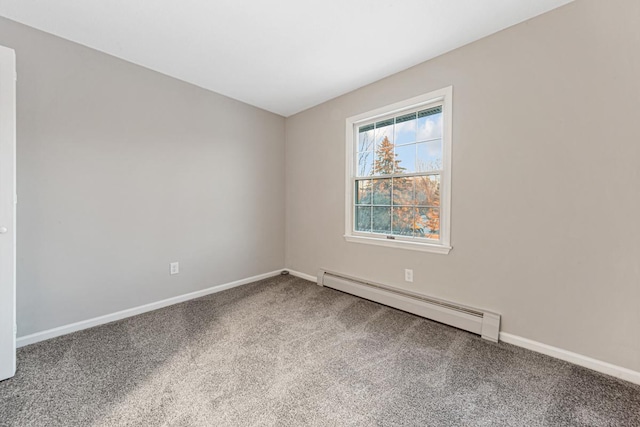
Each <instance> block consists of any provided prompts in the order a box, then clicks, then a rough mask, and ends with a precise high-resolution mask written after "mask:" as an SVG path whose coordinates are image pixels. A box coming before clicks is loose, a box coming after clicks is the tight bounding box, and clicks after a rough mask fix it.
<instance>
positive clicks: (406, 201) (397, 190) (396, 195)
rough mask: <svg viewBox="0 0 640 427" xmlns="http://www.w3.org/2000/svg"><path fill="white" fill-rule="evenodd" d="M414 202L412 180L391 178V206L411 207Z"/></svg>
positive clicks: (409, 178) (410, 178)
mask: <svg viewBox="0 0 640 427" xmlns="http://www.w3.org/2000/svg"><path fill="white" fill-rule="evenodd" d="M415 202H416V196H415V189H414V178H413V177H407V178H393V204H394V205H413V204H415Z"/></svg>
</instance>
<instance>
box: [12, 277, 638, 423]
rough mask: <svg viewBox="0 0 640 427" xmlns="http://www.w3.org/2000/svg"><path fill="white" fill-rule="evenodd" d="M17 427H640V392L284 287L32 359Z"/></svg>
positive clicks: (380, 311)
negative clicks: (355, 426)
mask: <svg viewBox="0 0 640 427" xmlns="http://www.w3.org/2000/svg"><path fill="white" fill-rule="evenodd" d="M0 425H2V426H121V425H127V426H252V425H266V426H306V425H316V426H324V425H327V426H339V425H357V426H374V425H385V426H574V425H575V426H586V425H590V426H591V425H593V426H640V387H637V386H634V385H632V384H629V383H625V382H623V381H619V380H616V379H614V378H611V377H607V376H604V375H600V374H598V373H595V372H592V371H589V370H586V369H582V368H579V367H576V366H572V365H570V364H567V363H564V362H560V361H557V360H554V359H551V358H548V357H546V356H542V355H539V354H536V353H532V352H529V351H526V350H523V349H520V348H517V347H514V346H510V345H507V344H492V343H489V342H487V341H484V340H482V339H480V338H478V337H476V336H475V335H472V334H469V333H466V332H463V331H459V330H457V329H454V328H450V327H447V326H444V325H441V324H438V323H435V322H431V321H429V320H425V319H422V318H420V317H416V316H413V315H411V314H407V313H404V312H401V311H397V310H394V309H391V308H388V307H385V306H382V305H379V304H376V303H372V302H369V301H365V300H361V299H358V298H356V297H353V296H350V295H347V294H343V293H341V292H337V291H334V290H331V289H327V288H321V287H319V286H317V285H315V284H312V283H310V282H307V281H304V280H301V279H298V278H295V277H292V276H283V277H276V278H273V279H268V280H264V281H261V282H257V283H254V284H250V285H246V286H242V287H239V288H235V289H231V290H228V291H225V292H222V293H218V294H214V295H210V296H207V297H204V298H200V299H197V300H193V301H189V302H185V303H182V304H179V305H175V306H172V307H168V308H165V309H161V310H158V311H154V312H151V313H147V314H143V315H140V316H136V317H134V318H130V319H126V320H122V321H119V322H115V323H111V324H108V325H104V326H100V327H97V328H93V329H90V330H86V331H81V332H77V333H74V334H71V335H67V336H64V337H60V338H56V339H53V340H50V341H47V342H43V343H39V344H35V345H31V346H28V347H25V348H22V349H20V350H19V351H18V373H17V375H16V376H15V377H14V378H13V379H10V380H7V381H3V382H0Z"/></svg>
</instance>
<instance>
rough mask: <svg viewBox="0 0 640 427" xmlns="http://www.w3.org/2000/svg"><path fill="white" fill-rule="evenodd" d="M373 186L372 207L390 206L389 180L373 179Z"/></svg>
mask: <svg viewBox="0 0 640 427" xmlns="http://www.w3.org/2000/svg"><path fill="white" fill-rule="evenodd" d="M372 185H373V204H374V205H390V204H391V178H386V179H374V180H373V181H372Z"/></svg>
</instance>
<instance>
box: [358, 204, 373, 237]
mask: <svg viewBox="0 0 640 427" xmlns="http://www.w3.org/2000/svg"><path fill="white" fill-rule="evenodd" d="M356 231H371V206H356Z"/></svg>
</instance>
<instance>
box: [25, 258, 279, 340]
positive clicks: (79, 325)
mask: <svg viewBox="0 0 640 427" xmlns="http://www.w3.org/2000/svg"><path fill="white" fill-rule="evenodd" d="M281 271H282V269H280V270H276V271H270V272H269V273H264V274H258V275H257V276H252V277H247V278H246V279H240V280H236V281H234V282H229V283H223V284H221V285H216V286H212V287H210V288H207V289H202V290H200V291H195V292H191V293H188V294H184V295H178V296H176V297H172V298H167V299H164V300H162V301H156V302H152V303H149V304H145V305H140V306H138V307H133V308H128V309H126V310H122V311H118V312H115V313H111V314H106V315H104V316H99V317H94V318H93V319H87V320H82V321H80V322H76V323H71V324H70V325H64V326H59V327H57V328H53V329H48V330H46V331H42V332H36V333H34V334H30V335H25V336H23V337H19V338H18V339H16V346H17V347H18V348H20V347H24V346H26V345H29V344H35V343H37V342H40V341H45V340H48V339H51V338H55V337H59V336H62V335H67V334H70V333H72V332H77V331H81V330H83V329H88V328H93V327H94V326H99V325H104V324H105V323H110V322H115V321H116V320H121V319H125V318H127V317H131V316H136V315H138V314H142V313H146V312H148V311H153V310H157V309H159V308H163V307H167V306H170V305H173V304H178V303H181V302H184V301H189V300H192V299H195V298H200V297H203V296H205V295H210V294H214V293H216V292H220V291H224V290H226V289H231V288H235V287H237V286H242V285H246V284H247V283H251V282H256V281H258V280H262V279H268V278H269V277H274V276H277V275H279V274H280V272H281Z"/></svg>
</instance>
